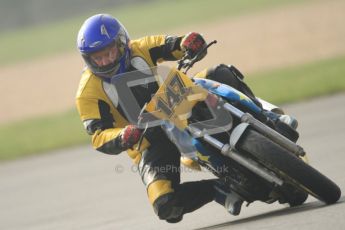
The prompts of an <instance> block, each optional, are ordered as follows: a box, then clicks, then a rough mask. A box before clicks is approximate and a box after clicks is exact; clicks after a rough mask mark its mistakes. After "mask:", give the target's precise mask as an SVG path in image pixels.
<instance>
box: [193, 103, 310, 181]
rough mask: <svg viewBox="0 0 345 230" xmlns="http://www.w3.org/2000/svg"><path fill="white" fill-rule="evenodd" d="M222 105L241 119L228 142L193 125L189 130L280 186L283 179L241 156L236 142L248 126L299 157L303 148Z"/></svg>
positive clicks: (233, 108)
mask: <svg viewBox="0 0 345 230" xmlns="http://www.w3.org/2000/svg"><path fill="white" fill-rule="evenodd" d="M223 107H224V109H226V110H227V111H229V112H230V113H231V114H232V115H234V116H236V117H238V118H239V119H240V120H241V123H240V124H239V125H238V126H236V127H235V128H234V130H233V131H232V133H231V135H230V141H229V144H228V143H225V144H224V143H222V142H220V141H218V140H217V139H216V138H214V137H212V136H210V135H208V134H203V133H202V131H201V130H198V129H196V128H195V127H194V128H189V131H190V132H191V133H192V134H193V135H195V136H201V137H202V138H203V139H204V140H205V141H206V142H207V143H209V144H210V145H212V146H213V147H215V148H217V149H218V150H219V151H220V152H221V153H222V154H223V155H225V156H227V157H229V158H230V159H233V160H234V161H236V162H237V163H239V164H241V165H242V166H244V167H246V168H247V169H249V170H250V171H252V172H254V173H255V174H257V175H259V176H260V177H262V178H263V179H265V180H266V181H268V182H270V183H274V184H276V185H279V186H281V185H282V184H283V181H282V180H281V179H280V178H278V177H277V176H276V175H274V174H272V173H271V172H270V171H269V170H267V169H266V168H264V167H262V166H260V165H259V164H258V163H257V162H255V161H254V160H252V159H249V158H246V157H243V156H242V155H241V154H240V153H239V152H238V151H237V150H236V144H237V143H238V141H239V140H240V138H241V136H242V135H243V133H244V132H245V130H246V129H247V128H248V127H249V126H250V127H252V128H254V129H255V130H257V131H259V132H260V133H262V134H263V135H265V136H266V137H268V138H269V139H271V140H272V141H274V142H275V143H277V144H279V145H281V146H282V147H284V148H285V149H287V150H289V151H290V152H292V153H294V154H295V155H296V156H298V157H300V158H302V157H303V156H305V151H304V150H303V148H302V147H301V146H299V145H297V144H296V143H294V142H292V141H290V140H289V139H287V138H286V137H284V136H283V135H281V134H280V133H278V132H276V131H275V130H273V129H271V128H269V127H267V126H266V125H265V124H263V123H261V122H260V121H258V120H257V119H255V118H254V117H253V116H252V115H251V114H249V113H243V112H242V111H241V110H239V109H237V108H236V107H234V106H233V105H231V104H229V103H225V104H224V105H223Z"/></svg>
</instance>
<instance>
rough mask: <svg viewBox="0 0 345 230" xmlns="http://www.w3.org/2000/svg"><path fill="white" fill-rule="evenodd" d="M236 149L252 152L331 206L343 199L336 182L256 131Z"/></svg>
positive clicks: (252, 154)
mask: <svg viewBox="0 0 345 230" xmlns="http://www.w3.org/2000/svg"><path fill="white" fill-rule="evenodd" d="M236 148H237V149H239V150H242V151H245V152H247V153H249V154H250V155H251V156H253V157H254V158H256V159H257V161H258V162H260V163H262V164H263V165H264V166H265V167H267V168H268V169H270V170H272V171H273V172H275V173H276V174H277V175H279V176H280V177H281V178H283V180H284V181H287V183H288V184H291V185H293V186H294V187H296V188H299V189H301V190H302V191H305V192H308V193H309V194H311V195H313V196H314V197H316V198H317V199H319V200H321V201H323V202H325V203H327V204H332V203H335V202H337V201H338V200H339V198H340V195H341V191H340V188H339V187H338V186H337V185H336V184H335V183H334V182H332V181H331V180H330V179H328V178H327V177H325V176H324V175H322V174H321V173H320V172H318V171H317V170H316V169H314V168H313V167H311V166H310V165H308V164H306V163H304V162H303V161H302V160H301V159H299V158H298V157H296V156H295V155H294V154H292V153H290V152H289V151H287V150H286V149H284V148H283V147H281V146H280V145H278V144H276V143H274V142H273V141H271V140H270V139H268V138H267V137H265V136H263V135H262V134H260V133H258V132H257V131H255V130H251V129H248V130H247V131H246V132H245V134H244V136H243V137H241V139H240V141H239V143H238V144H237V146H236ZM302 195H303V194H302ZM302 195H301V196H300V197H299V198H298V199H297V200H296V201H291V203H290V202H289V203H290V205H299V203H300V202H302V200H303V199H304V197H303V196H302ZM305 199H306V197H305ZM303 202H304V201H303Z"/></svg>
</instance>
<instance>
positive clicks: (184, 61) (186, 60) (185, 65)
mask: <svg viewBox="0 0 345 230" xmlns="http://www.w3.org/2000/svg"><path fill="white" fill-rule="evenodd" d="M216 43H217V40H213V41H212V42H210V43H209V44H207V46H205V47H204V48H203V49H202V50H200V51H199V52H198V53H197V54H196V55H195V56H194V58H192V59H190V57H189V55H188V54H186V55H184V56H183V58H181V59H180V60H179V61H178V62H177V64H178V67H177V69H178V70H181V69H185V70H184V71H183V73H185V74H186V73H187V71H188V70H189V69H190V68H192V67H193V65H194V64H195V63H196V62H198V61H200V60H199V57H200V55H201V54H202V53H203V52H205V51H206V50H207V49H208V47H210V46H211V45H213V44H216Z"/></svg>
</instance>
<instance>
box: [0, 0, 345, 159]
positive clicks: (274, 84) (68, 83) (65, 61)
mask: <svg viewBox="0 0 345 230" xmlns="http://www.w3.org/2000/svg"><path fill="white" fill-rule="evenodd" d="M344 9H345V1H344V0H298V1H297V0H292V1H290V0H257V1H250V0H231V1H228V0H217V1H210V0H188V1H182V0H177V1H168V0H144V1H143V0H141V1H139V0H112V1H111V0H99V1H91V0H68V1H67V0H60V1H53V0H25V1H24V0H1V1H0V98H1V99H0V108H1V111H0V142H1V145H0V160H8V159H15V158H17V157H19V156H23V155H31V154H37V153H43V152H46V151H49V150H52V149H56V148H63V147H67V146H72V145H79V144H85V143H88V141H89V137H88V136H87V135H86V134H85V132H84V130H83V127H82V124H81V122H80V121H79V117H78V115H77V113H76V109H75V108H74V97H75V93H76V89H77V87H78V81H79V78H80V74H81V71H82V68H83V62H82V59H81V57H80V56H79V53H78V51H77V49H76V47H75V44H76V36H77V33H78V30H79V28H80V26H81V24H82V23H83V21H84V20H85V19H86V18H87V17H89V16H91V15H93V14H96V13H101V12H104V13H110V14H112V15H113V16H115V17H117V18H118V19H119V20H120V21H121V22H122V23H123V24H124V25H125V27H126V28H127V30H128V31H129V34H130V36H131V37H132V38H133V39H135V38H139V37H141V36H144V35H150V34H172V35H182V34H185V33H187V32H190V31H198V32H200V33H202V34H203V35H204V36H205V38H206V39H207V40H208V41H211V40H214V39H216V40H218V43H217V45H215V46H213V47H212V48H211V49H210V50H209V52H208V56H207V57H206V58H205V59H204V60H202V61H201V62H200V63H197V64H196V65H195V67H194V69H193V70H192V71H191V73H195V72H198V71H200V70H202V69H204V68H206V67H208V66H212V65H216V64H219V63H226V64H233V65H235V66H236V67H237V68H239V69H240V70H241V71H242V72H243V73H244V75H245V76H246V81H247V82H248V83H249V85H250V86H251V87H252V88H253V89H254V92H256V94H257V95H258V96H260V97H262V98H265V99H267V100H269V101H272V102H273V103H278V104H279V105H281V104H284V103H292V102H296V101H300V100H306V99H308V98H311V97H316V96H321V95H327V94H332V93H335V92H339V91H344V90H345V82H344V79H345V78H344V77H343V73H344V71H345V69H344V68H345V67H344V66H345V65H344V61H345V58H344V56H345V43H344V41H345V25H344V22H345V14H344ZM170 65H174V63H170Z"/></svg>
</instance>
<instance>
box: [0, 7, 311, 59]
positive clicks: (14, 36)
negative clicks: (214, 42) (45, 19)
mask: <svg viewBox="0 0 345 230" xmlns="http://www.w3.org/2000/svg"><path fill="white" fill-rule="evenodd" d="M305 1H308V0H302V1H297V0H292V1H291V0H290V1H288V0H256V1H251V0H231V1H229V0H217V1H210V0H188V1H187V0H184V1H182V0H177V1H167V0H161V1H153V2H150V3H147V4H139V3H138V4H136V5H132V6H126V7H121V8H119V9H108V10H105V11H104V12H107V13H110V14H112V15H114V16H116V17H117V18H119V19H120V20H121V21H122V23H124V24H125V26H126V28H127V29H128V31H129V33H130V35H131V36H132V37H133V38H135V37H138V36H142V35H146V34H153V33H162V34H165V33H167V29H169V30H171V29H172V28H179V27H184V26H186V25H190V24H200V23H205V22H211V21H215V20H217V19H221V18H225V17H233V16H236V15H239V14H245V13H250V12H253V11H258V10H265V9H267V8H270V7H275V6H277V5H282V4H297V3H298V4H300V3H301V2H305ZM309 1H310V0H309ZM95 13H99V12H92V11H90V12H89V14H88V15H84V16H83V17H77V18H74V19H66V20H64V21H60V22H57V23H52V24H48V25H44V26H39V27H30V28H27V29H22V30H17V31H13V32H8V33H3V34H0V50H1V55H0V65H8V64H13V63H16V62H18V61H24V60H28V59H32V58H37V57H41V56H48V55H51V54H54V53H58V52H64V51H68V50H73V49H76V48H75V45H76V37H77V32H78V30H79V27H80V26H81V24H82V23H83V21H84V20H85V19H86V18H87V17H88V16H90V15H92V14H95Z"/></svg>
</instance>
